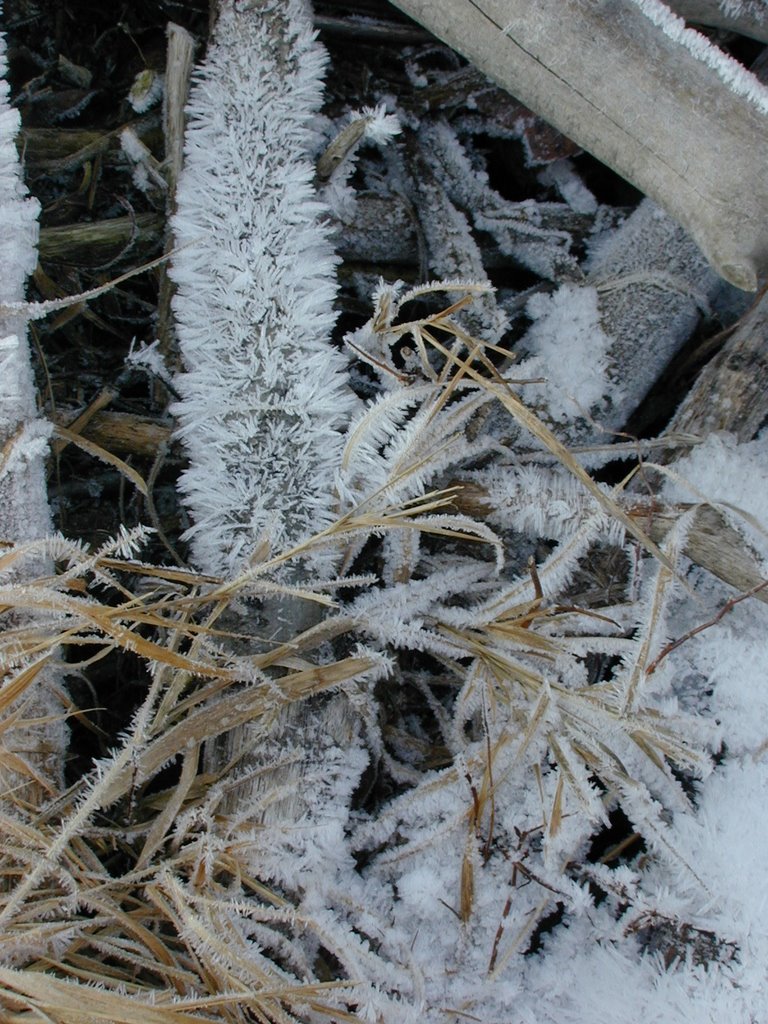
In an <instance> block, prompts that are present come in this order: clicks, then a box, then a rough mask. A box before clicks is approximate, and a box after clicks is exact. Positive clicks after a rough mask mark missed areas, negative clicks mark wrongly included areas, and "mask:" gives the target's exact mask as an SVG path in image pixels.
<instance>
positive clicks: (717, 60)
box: [632, 0, 768, 114]
mask: <svg viewBox="0 0 768 1024" xmlns="http://www.w3.org/2000/svg"><path fill="white" fill-rule="evenodd" d="M632 2H633V3H634V4H636V5H637V6H638V7H639V8H640V10H641V11H642V12H643V14H644V15H645V16H646V17H647V18H650V20H651V21H652V22H653V24H654V25H656V26H658V27H659V28H661V29H662V30H663V31H664V33H665V34H666V35H667V36H669V38H670V39H672V40H673V42H675V43H681V44H682V45H683V46H684V47H685V48H686V49H687V50H689V51H690V52H691V53H692V54H693V56H694V57H696V59H697V60H700V61H702V63H704V64H706V65H707V66H708V67H711V68H713V69H714V70H715V71H716V72H717V74H718V76H719V77H720V79H721V80H722V81H723V82H724V83H725V84H726V85H727V86H728V87H729V88H730V89H732V90H733V92H735V93H736V94H737V95H739V96H745V97H746V98H747V99H748V100H749V101H750V102H751V103H754V105H755V106H756V107H757V109H758V110H759V111H760V112H761V113H763V114H768V89H766V87H765V86H764V85H763V84H762V83H761V82H760V81H759V79H757V78H756V77H755V76H754V75H752V74H750V73H749V71H747V70H746V69H745V68H744V66H743V65H742V64H739V63H738V61H736V60H734V59H733V57H729V56H728V54H726V53H723V51H722V50H720V49H718V47H716V46H713V44H712V43H710V42H709V40H708V39H707V38H706V37H705V36H703V35H702V34H701V33H700V32H696V31H694V30H693V29H690V28H686V24H685V22H684V21H683V19H682V18H679V17H678V16H677V15H676V14H673V12H672V11H671V10H670V9H669V7H667V5H666V4H664V3H662V2H661V0H632ZM729 6H730V8H731V9H729V8H728V7H724V10H725V13H728V14H732V13H738V11H733V10H732V5H729Z"/></svg>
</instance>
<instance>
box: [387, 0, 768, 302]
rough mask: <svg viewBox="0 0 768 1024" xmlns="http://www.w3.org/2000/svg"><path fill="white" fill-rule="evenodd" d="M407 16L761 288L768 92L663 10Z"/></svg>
mask: <svg viewBox="0 0 768 1024" xmlns="http://www.w3.org/2000/svg"><path fill="white" fill-rule="evenodd" d="M397 6H398V7H400V8H401V9H402V10H404V11H405V12H406V13H407V14H410V15H411V16H412V17H414V18H415V19H416V20H417V21H420V22H421V23H422V24H423V25H425V26H426V27H428V28H429V29H430V30H431V31H433V32H434V33H435V34H436V35H437V36H439V37H440V38H441V39H443V40H445V41H446V42H447V43H448V44H449V45H451V46H453V47H454V48H455V49H457V50H458V51H459V52H461V53H462V54H464V56H466V57H467V58H469V59H470V60H471V61H472V62H473V63H475V64H476V65H477V66H478V67H479V68H480V69H481V70H483V71H484V72H486V73H487V74H488V75H489V76H490V77H491V78H493V79H494V80H495V81H497V82H498V83H499V84H500V85H502V86H503V87H504V88H506V89H508V90H509V91H510V92H511V93H512V94H513V95H514V96H516V97H518V98H519V99H520V100H522V102H523V103H525V104H526V105H527V106H529V107H530V108H531V109H532V110H535V111H536V112H537V113H538V114H540V115H541V116H543V117H544V118H546V119H547V120H548V121H551V123H552V124H554V125H555V126H556V127H557V128H559V129H560V130H561V131H563V132H564V133H565V134H566V135H568V136H569V137H570V138H572V139H574V140H575V141H576V142H577V143H579V145H581V146H583V147H584V148H585V149H587V150H589V151H590V152H592V153H593V154H594V155H595V156H597V157H598V158H599V159H600V160H602V161H603V162H604V163H606V164H608V165H609V166H610V167H613V168H614V169H615V170H616V171H618V172H619V173H620V174H621V175H622V176H623V177H625V178H627V179H628V180H629V181H631V182H633V183H634V184H635V185H637V186H638V188H640V189H642V191H643V192H645V193H646V194H647V195H649V196H650V197H651V198H653V199H655V200H656V201H657V202H658V203H660V204H661V205H662V206H663V207H664V208H665V209H666V210H668V211H669V213H671V214H672V216H673V217H674V218H675V219H676V220H678V221H679V222H680V223H681V224H682V225H683V226H684V227H685V228H686V229H687V230H688V231H690V232H691V234H692V236H693V238H694V239H695V240H696V242H697V244H698V245H700V246H701V248H702V250H703V251H704V253H705V254H706V256H707V259H708V260H709V261H710V262H711V263H712V265H713V266H714V267H715V269H716V270H717V271H718V273H719V274H721V275H722V276H723V277H724V278H726V280H728V281H731V282H732V283H733V284H735V285H737V286H738V287H739V288H744V289H746V290H755V289H756V288H757V284H758V281H759V279H760V278H761V277H762V276H763V275H764V274H765V272H766V270H767V269H768V236H766V231H765V222H766V214H767V213H768V185H767V184H766V180H765V174H764V168H765V165H766V161H767V159H768V132H766V124H767V122H766V113H768V91H766V90H765V89H764V88H763V86H761V85H760V83H759V82H758V80H757V79H756V78H755V77H754V76H752V75H750V74H749V72H747V71H746V70H745V69H744V68H743V67H742V66H741V65H740V64H738V63H737V62H736V61H734V60H732V59H731V58H730V57H728V56H726V55H725V54H723V53H722V51H720V50H719V49H717V48H716V47H715V46H713V45H712V44H710V43H709V42H708V41H707V40H706V39H705V38H704V37H703V36H702V35H700V34H699V33H697V32H695V31H693V30H691V29H688V28H686V27H685V22H684V21H683V20H682V19H681V18H678V17H677V16H676V15H674V14H673V13H672V12H671V11H670V9H669V8H668V7H667V6H665V5H664V4H663V3H660V2H659V0H608V2H601V3H597V4H596V3H591V2H587V0H542V2H539V3H537V4H535V5H531V4H530V3H527V2H524V0H481V2H479V3H477V2H474V0H447V2H446V3H443V4H440V5H437V4H433V3H431V2H430V0H397Z"/></svg>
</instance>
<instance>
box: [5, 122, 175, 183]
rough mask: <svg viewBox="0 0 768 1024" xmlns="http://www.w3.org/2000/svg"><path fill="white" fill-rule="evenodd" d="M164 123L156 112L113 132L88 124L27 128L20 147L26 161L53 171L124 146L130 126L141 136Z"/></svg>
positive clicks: (76, 166)
mask: <svg viewBox="0 0 768 1024" xmlns="http://www.w3.org/2000/svg"><path fill="white" fill-rule="evenodd" d="M159 123H160V120H159V115H158V114H157V113H155V112H153V113H151V114H147V115H146V116H145V117H140V118H136V119H134V120H133V121H130V122H129V123H128V124H124V125H120V127H119V128H115V129H113V130H112V131H110V132H98V131H93V130H92V129H87V128H23V129H22V130H21V132H19V136H18V138H17V140H16V148H17V149H18V152H19V156H20V157H21V159H22V160H23V161H24V163H25V164H26V165H27V166H28V167H30V168H34V169H36V170H43V171H46V172H47V173H49V174H59V173H62V172H64V171H74V170H77V168H78V167H81V166H82V165H83V164H84V163H85V162H86V161H88V160H92V159H93V158H94V157H96V156H98V155H99V154H100V153H106V152H107V151H108V150H110V149H118V148H119V147H120V135H121V134H122V132H123V131H124V130H125V129H126V128H130V129H131V131H133V132H135V134H136V135H138V136H139V138H146V137H147V136H149V135H151V134H152V132H154V131H155V130H156V129H157V127H158V125H159Z"/></svg>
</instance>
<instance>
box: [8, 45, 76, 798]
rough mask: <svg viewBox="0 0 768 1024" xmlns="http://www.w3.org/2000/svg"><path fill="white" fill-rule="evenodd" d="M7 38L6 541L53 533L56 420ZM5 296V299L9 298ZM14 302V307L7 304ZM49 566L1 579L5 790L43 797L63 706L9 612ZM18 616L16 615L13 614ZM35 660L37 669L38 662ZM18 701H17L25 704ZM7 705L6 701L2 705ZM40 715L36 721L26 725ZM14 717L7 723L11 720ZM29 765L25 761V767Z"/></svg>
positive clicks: (13, 571)
mask: <svg viewBox="0 0 768 1024" xmlns="http://www.w3.org/2000/svg"><path fill="white" fill-rule="evenodd" d="M5 74H6V56H5V38H4V37H3V36H2V35H0V225H2V229H1V230H0V542H2V550H3V553H6V546H15V545H21V544H23V543H24V542H26V541H31V540H38V539H40V538H43V537H45V536H47V535H48V534H49V533H50V529H51V523H50V516H49V511H48V499H47V495H46V486H45V468H44V461H43V460H44V458H45V455H46V454H47V449H48V437H49V434H50V425H49V424H48V423H46V422H45V421H43V420H42V419H40V417H39V416H38V410H37V391H36V388H35V382H34V377H33V374H32V366H31V364H30V358H29V347H28V344H27V321H26V316H25V313H24V310H23V305H19V304H21V303H23V300H24V289H25V283H26V279H27V276H28V275H29V274H30V273H31V272H32V271H33V270H34V268H35V264H36V262H37V253H36V244H37V234H38V226H37V217H38V213H39V204H38V203H37V201H36V200H33V199H30V198H29V197H28V195H27V190H26V188H25V186H24V183H23V180H22V175H21V168H20V166H19V161H18V155H17V152H16V134H17V132H18V130H19V114H18V111H16V110H14V109H12V108H11V107H10V105H9V102H8V85H7V83H6V81H5ZM5 304H7V305H5ZM11 304H13V306H11ZM49 571H50V565H48V564H47V563H46V562H44V561H42V560H40V559H35V560H31V559H24V558H23V557H22V558H21V559H19V560H16V559H15V558H12V559H6V561H5V564H4V565H3V567H2V571H0V586H2V587H7V588H8V591H7V600H6V601H4V602H3V604H4V605H6V607H5V609H4V612H5V614H4V623H3V626H4V634H3V637H2V642H1V643H0V687H2V686H5V685H11V684H12V683H14V682H15V690H16V695H17V697H20V698H21V699H22V700H23V701H24V706H23V714H22V717H23V719H24V720H25V722H24V725H23V728H9V729H8V730H7V731H6V730H5V729H4V730H3V731H2V735H0V794H2V797H0V799H2V801H3V803H5V800H6V799H7V798H8V796H9V794H10V799H11V800H19V801H21V802H23V801H24V800H28V801H30V803H32V805H35V804H36V803H37V800H38V799H39V795H40V790H39V789H38V787H37V784H36V783H33V784H32V786H31V787H28V783H29V781H30V778H32V777H33V776H34V775H37V776H38V778H39V780H40V781H41V782H43V784H44V786H45V787H50V786H51V785H53V786H56V785H57V784H58V783H59V782H60V781H61V778H62V773H63V768H64V736H65V727H64V724H63V712H64V704H63V702H62V700H61V699H60V698H59V697H58V696H57V694H56V683H55V673H54V671H53V670H52V669H50V668H49V667H47V666H46V667H43V668H42V669H41V667H40V665H39V664H37V665H36V663H37V662H39V660H40V659H39V657H37V658H32V659H27V658H26V657H25V656H24V655H23V654H22V653H21V644H20V643H19V641H18V639H16V640H15V639H14V628H16V629H23V628H25V627H33V625H34V624H33V623H32V621H31V620H30V619H29V617H28V616H20V615H15V616H14V615H13V613H12V612H9V611H8V610H7V608H8V606H9V605H10V606H12V605H13V585H14V584H18V582H19V580H20V579H29V578H30V577H34V576H35V575H43V574H45V573H47V572H49ZM11 616H13V617H11ZM35 666H36V667H35ZM25 667H26V668H28V669H29V684H28V685H24V686H20V685H19V681H18V680H19V674H18V673H19V669H24V668H25ZM20 707H21V704H20V702H17V703H16V704H15V705H14V704H12V705H11V709H12V711H14V712H17V711H19V709H20ZM6 710H7V709H6ZM31 720H36V721H35V723H34V724H31V725H30V724H27V723H29V722H30V721H31ZM9 725H10V722H9ZM25 765H26V766H28V767H25Z"/></svg>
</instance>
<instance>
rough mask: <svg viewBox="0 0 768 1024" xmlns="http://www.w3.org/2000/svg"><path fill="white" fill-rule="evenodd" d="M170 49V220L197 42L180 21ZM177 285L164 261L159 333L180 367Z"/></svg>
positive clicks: (170, 360) (162, 395) (166, 129)
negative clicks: (174, 305) (174, 303)
mask: <svg viewBox="0 0 768 1024" xmlns="http://www.w3.org/2000/svg"><path fill="white" fill-rule="evenodd" d="M167 35H168V50H167V53H166V62H165V96H164V97H163V134H164V136H165V161H164V170H165V176H166V180H167V182H168V193H167V197H166V204H165V212H166V216H167V218H168V220H167V221H166V223H169V222H170V218H171V217H172V216H173V215H174V213H175V212H176V185H177V183H178V180H179V175H180V174H181V169H182V166H183V163H184V130H185V127H186V119H185V114H184V110H185V108H186V105H187V99H188V97H189V82H190V77H191V75H192V58H193V56H194V52H195V44H194V40H193V38H192V36H191V35H190V34H189V32H187V30H186V29H184V28H182V27H181V26H180V25H175V24H174V23H173V22H170V23H169V25H168V29H167ZM166 242H167V246H168V248H170V247H171V242H172V240H171V234H170V231H169V230H168V229H167V228H166ZM173 296H174V287H173V284H172V282H171V279H170V277H169V276H168V266H167V264H163V266H162V267H161V268H160V271H159V282H158V297H157V337H158V340H159V342H160V352H161V353H162V355H163V357H164V359H165V361H166V365H167V366H168V367H169V369H170V368H173V369H174V370H178V369H179V366H180V364H179V356H178V345H177V343H176V333H175V328H174V323H173V316H172V314H171V302H172V301H173ZM153 391H154V398H155V400H156V401H158V402H162V401H164V400H165V399H166V398H167V392H166V389H165V387H164V385H163V383H162V381H160V380H156V381H155V382H154V385H153Z"/></svg>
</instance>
